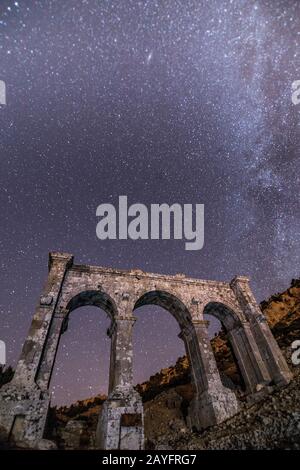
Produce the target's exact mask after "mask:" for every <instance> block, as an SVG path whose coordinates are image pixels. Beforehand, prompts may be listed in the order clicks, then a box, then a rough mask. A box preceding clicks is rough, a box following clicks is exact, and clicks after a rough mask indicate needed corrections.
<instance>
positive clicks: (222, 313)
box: [203, 301, 242, 332]
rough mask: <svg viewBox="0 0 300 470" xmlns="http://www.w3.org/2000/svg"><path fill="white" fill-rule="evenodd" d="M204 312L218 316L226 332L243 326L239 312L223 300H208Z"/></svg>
mask: <svg viewBox="0 0 300 470" xmlns="http://www.w3.org/2000/svg"><path fill="white" fill-rule="evenodd" d="M203 314H204V315H212V316H214V317H215V318H217V319H218V320H219V321H220V322H221V323H222V325H223V326H224V328H225V330H226V332H228V331H230V330H232V329H233V328H236V327H239V326H242V323H241V320H240V318H239V316H238V314H237V313H236V312H235V311H234V310H233V309H232V308H231V307H229V306H228V305H226V304H224V303H223V302H215V301H211V302H208V303H207V304H206V305H205V307H204V309H203Z"/></svg>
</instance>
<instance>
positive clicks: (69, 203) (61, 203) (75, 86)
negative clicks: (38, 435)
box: [0, 0, 300, 404]
mask: <svg viewBox="0 0 300 470" xmlns="http://www.w3.org/2000/svg"><path fill="white" fill-rule="evenodd" d="M299 43H300V3H299V1H297V0H164V1H163V0H160V1H158V0H141V1H138V0H126V1H125V0H120V1H115V0H72V1H67V0H45V1H44V0H43V1H42V0H29V1H28V0H19V1H12V0H1V2H0V80H3V81H4V82H5V83H6V88H7V104H6V106H0V155H1V170H0V198H1V205H0V207H1V226H0V230H1V234H0V250H1V299H0V339H2V340H4V341H5V342H6V344H7V362H8V364H12V365H15V364H16V360H17V358H18V355H19V354H20V351H21V347H22V344H23V341H24V339H25V336H26V334H27V331H28V328H29V325H30V322H31V319H32V315H33V313H34V308H35V305H36V303H37V301H38V299H39V296H40V293H41V288H42V286H43V284H44V281H45V278H46V275H47V262H48V252H49V251H66V252H69V253H72V254H74V256H75V263H77V264H92V265H101V266H109V267H116V268H122V269H131V268H138V269H142V270H145V271H150V272H158V273H165V274H175V273H180V272H181V273H186V274H187V275H188V276H191V277H197V278H202V279H215V280H225V281H229V280H230V279H231V278H232V277H234V275H236V274H241V275H248V276H250V278H251V285H252V288H253V290H254V293H255V295H256V297H257V300H258V301H261V300H262V299H264V298H266V297H268V296H269V295H271V294H273V293H275V292H276V291H279V290H282V289H285V288H286V287H287V286H288V285H289V283H290V280H291V278H293V277H297V276H299V264H300V249H299V248H300V235H299V234H300V217H299V216H300V205H299V187H300V168H299V150H300V105H299V106H296V105H294V104H293V103H292V100H291V94H292V92H291V86H292V83H293V81H295V80H300V67H299V58H300V47H299ZM123 194H124V195H127V196H128V202H129V204H133V203H135V202H140V203H143V204H145V205H147V206H149V205H150V204H152V203H163V202H165V203H168V204H172V203H174V202H178V203H179V204H185V203H191V204H196V203H198V204H205V245H204V248H203V249H202V250H201V251H185V249H184V242H183V241H178V240H175V241H166V240H165V241H160V240H155V241H154V240H152V241H151V240H149V241H143V240H138V241H130V240H127V241H126V240H125V241H124V240H123V241H117V240H116V241H114V240H112V241H108V240H107V241H100V240H99V239H97V237H96V224H97V218H96V208H97V206H98V205H99V204H101V203H105V202H111V203H113V204H115V205H117V203H118V197H119V195H123ZM135 314H136V315H137V316H138V321H137V322H136V325H135V334H134V353H135V382H140V381H142V380H145V379H147V378H148V377H149V375H150V374H152V373H155V372H156V371H158V370H160V369H161V368H162V367H165V366H167V365H170V364H172V363H174V362H175V360H176V359H177V357H178V356H179V355H182V354H183V353H184V349H183V344H182V342H181V340H180V339H179V338H178V337H177V334H178V332H179V328H178V325H177V324H176V321H175V320H174V318H173V317H172V316H171V315H170V314H169V313H168V312H167V311H164V310H162V309H161V308H158V307H153V306H148V307H142V308H140V309H139V310H137V311H136V312H135ZM107 325H108V321H107V319H106V315H105V314H104V312H102V311H100V310H99V309H96V308H95V307H89V308H87V307H82V308H80V309H78V310H76V311H74V312H73V313H72V314H71V317H70V322H69V329H68V331H67V332H66V333H65V335H64V336H63V337H62V341H61V344H60V348H59V352H58V356H57V361H56V366H55V371H54V376H53V380H52V391H53V395H54V397H53V401H54V402H55V403H58V404H61V403H70V402H72V401H74V400H76V399H82V398H85V397H89V396H92V395H94V394H96V393H99V392H100V391H102V392H105V391H106V387H107V378H108V367H109V363H108V358H109V339H108V338H106V335H105V332H106V327H107ZM215 328H216V324H213V325H212V327H211V332H213V331H214V330H215Z"/></svg>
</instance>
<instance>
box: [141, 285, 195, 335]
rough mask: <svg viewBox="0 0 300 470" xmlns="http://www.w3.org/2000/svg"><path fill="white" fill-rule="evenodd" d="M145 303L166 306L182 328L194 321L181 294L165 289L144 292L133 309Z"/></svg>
mask: <svg viewBox="0 0 300 470" xmlns="http://www.w3.org/2000/svg"><path fill="white" fill-rule="evenodd" d="M144 305H158V306H160V307H162V308H164V309H165V310H167V311H168V312H170V313H171V315H172V316H173V317H174V318H175V320H176V321H177V322H178V324H179V326H180V328H181V329H182V328H183V327H185V326H188V325H190V324H191V322H192V317H191V314H190V312H189V310H188V308H187V307H186V306H185V304H184V303H183V301H182V300H181V299H180V298H179V296H178V295H174V294H172V293H170V292H167V291H165V290H150V291H146V292H144V293H143V294H141V295H140V297H139V298H138V300H137V301H136V302H135V304H134V308H133V311H134V310H136V309H137V308H139V307H142V306H144Z"/></svg>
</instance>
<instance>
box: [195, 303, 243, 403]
mask: <svg viewBox="0 0 300 470" xmlns="http://www.w3.org/2000/svg"><path fill="white" fill-rule="evenodd" d="M203 316H204V319H205V320H206V321H208V322H209V326H208V332H209V336H210V340H211V345H212V349H213V352H214V355H215V359H216V363H217V367H218V370H219V373H220V377H221V380H222V383H223V385H224V386H225V387H227V388H230V389H232V390H235V391H236V392H237V394H238V395H239V396H241V395H243V394H244V392H245V390H246V385H245V380H244V377H243V374H242V372H241V369H240V366H239V361H238V358H237V356H236V353H235V351H234V349H233V346H232V343H231V341H230V339H229V337H228V334H227V333H228V332H229V331H230V329H232V328H233V327H236V326H238V325H239V324H240V321H239V319H238V316H237V315H236V314H235V312H234V311H233V310H232V309H231V308H229V307H228V306H226V305H225V304H223V303H221V302H209V303H208V304H207V305H206V306H205V308H204V310H203Z"/></svg>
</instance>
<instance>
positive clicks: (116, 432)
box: [96, 316, 144, 450]
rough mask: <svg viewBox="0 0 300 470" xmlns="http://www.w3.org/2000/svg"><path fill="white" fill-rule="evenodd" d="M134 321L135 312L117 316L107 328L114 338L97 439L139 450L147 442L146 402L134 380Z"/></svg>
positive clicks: (103, 443)
mask: <svg viewBox="0 0 300 470" xmlns="http://www.w3.org/2000/svg"><path fill="white" fill-rule="evenodd" d="M134 322H135V317H133V316H121V317H117V318H115V319H114V320H113V323H112V325H111V327H110V329H109V331H108V335H109V336H110V338H111V355H110V377H109V395H108V398H107V400H106V402H105V403H104V405H103V409H102V412H101V413H100V416H99V422H98V426H97V433H96V441H97V446H98V447H99V448H100V449H107V450H113V449H131V450H139V449H143V446H144V417H143V405H142V400H141V397H140V395H139V394H138V392H136V391H135V390H134V388H133V383H132V382H133V373H132V357H133V352H132V327H133V324H134Z"/></svg>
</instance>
